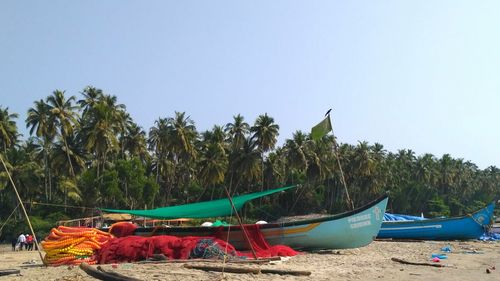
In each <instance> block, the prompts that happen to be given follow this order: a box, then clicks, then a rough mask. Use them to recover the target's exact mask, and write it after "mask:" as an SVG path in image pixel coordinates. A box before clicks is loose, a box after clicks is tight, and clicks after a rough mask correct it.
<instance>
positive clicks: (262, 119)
mask: <svg viewBox="0 0 500 281" xmlns="http://www.w3.org/2000/svg"><path fill="white" fill-rule="evenodd" d="M279 129H280V126H279V125H278V124H276V123H274V118H272V117H270V116H269V115H267V113H265V114H264V115H259V117H257V120H255V124H254V125H253V126H252V127H251V128H250V132H252V133H253V135H252V139H253V140H254V141H255V144H256V145H257V148H258V149H259V151H260V154H261V165H262V167H261V171H264V153H266V152H267V151H269V150H271V149H273V148H274V146H275V145H276V142H277V137H278V135H279ZM261 182H262V186H261V190H263V189H264V174H262V175H261Z"/></svg>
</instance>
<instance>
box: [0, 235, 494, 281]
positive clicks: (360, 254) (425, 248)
mask: <svg viewBox="0 0 500 281" xmlns="http://www.w3.org/2000/svg"><path fill="white" fill-rule="evenodd" d="M447 245H451V248H452V250H453V252H452V253H448V254H447V255H448V258H447V259H444V260H441V262H440V264H444V265H447V266H448V267H444V268H437V267H429V266H415V265H405V264H400V263H397V262H394V261H391V258H393V257H396V258H400V259H404V260H407V261H413V262H429V263H432V261H431V260H430V259H431V255H432V254H433V253H441V251H440V250H441V248H442V247H444V246H447ZM33 261H34V262H36V263H40V258H39V255H38V253H37V252H36V251H33V252H26V251H22V252H11V251H10V246H6V245H2V246H1V248H0V269H20V270H21V276H19V275H9V276H3V277H0V280H2V281H7V280H8V281H11V280H22V281H28V280H59V281H61V280H68V281H69V280H96V279H94V278H93V277H90V276H88V275H87V274H86V273H85V272H84V271H82V270H81V269H79V268H78V267H68V266H61V267H49V268H46V267H22V266H26V265H27V264H23V263H29V262H33ZM499 261H500V243H498V242H496V243H493V242H477V241H467V242H434V241H426V242H381V241H376V242H373V243H371V244H370V245H368V246H366V247H362V248H358V249H350V250H339V251H328V252H326V253H303V254H300V255H298V256H296V257H292V258H290V259H289V260H286V261H279V262H278V263H276V264H265V265H258V266H257V265H241V264H236V265H235V264H232V266H238V267H242V266H247V267H260V268H271V269H291V270H307V271H311V272H312V274H311V276H308V277H301V276H291V275H275V274H233V273H224V274H222V273H215V272H214V273H212V272H204V271H200V270H194V269H186V268H183V267H182V264H178V263H171V264H131V263H125V264H118V265H115V266H112V265H104V266H103V267H104V268H105V269H109V270H112V271H115V272H118V273H122V274H125V275H127V276H131V277H136V278H138V279H141V280H182V281H185V280H243V281H247V280H440V281H444V280H496V281H498V280H500V262H499ZM190 264H195V263H190ZM196 264H206V265H216V264H214V263H196ZM28 266H29V265H28ZM493 266H495V267H496V270H491V273H489V274H488V273H487V272H486V269H487V268H491V267H493Z"/></svg>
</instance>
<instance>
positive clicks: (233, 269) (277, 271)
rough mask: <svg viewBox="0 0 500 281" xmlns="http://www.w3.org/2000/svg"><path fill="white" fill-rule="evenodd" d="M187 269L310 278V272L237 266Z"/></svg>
mask: <svg viewBox="0 0 500 281" xmlns="http://www.w3.org/2000/svg"><path fill="white" fill-rule="evenodd" d="M184 267H185V268H190V269H199V270H204V271H216V272H228V273H253V274H259V273H270V274H280V275H295V276H309V275H311V272H310V271H298V270H284V269H263V268H262V269H261V268H250V267H235V266H208V265H191V264H185V265H184Z"/></svg>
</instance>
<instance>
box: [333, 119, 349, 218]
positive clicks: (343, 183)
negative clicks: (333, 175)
mask: <svg viewBox="0 0 500 281" xmlns="http://www.w3.org/2000/svg"><path fill="white" fill-rule="evenodd" d="M328 121H329V122H330V127H331V128H332V136H333V152H334V153H335V158H337V165H338V166H339V170H340V181H341V182H342V185H344V189H345V194H346V196H347V204H349V207H351V209H352V210H354V202H352V200H351V197H350V196H349V191H348V190H347V183H346V181H345V177H344V171H343V170H342V165H341V164H340V157H339V152H338V149H337V141H336V140H335V134H334V133H333V126H331V124H332V121H331V120H330V113H329V112H328Z"/></svg>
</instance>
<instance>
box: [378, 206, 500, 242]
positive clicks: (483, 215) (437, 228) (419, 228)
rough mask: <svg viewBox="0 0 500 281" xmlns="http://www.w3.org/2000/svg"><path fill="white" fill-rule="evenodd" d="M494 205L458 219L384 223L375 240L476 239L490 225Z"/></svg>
mask: <svg viewBox="0 0 500 281" xmlns="http://www.w3.org/2000/svg"><path fill="white" fill-rule="evenodd" d="M494 208H495V203H494V202H493V203H491V204H489V205H488V206H486V207H484V208H482V209H480V210H478V211H476V212H474V213H472V214H467V215H464V216H460V217H452V218H435V219H421V220H403V221H384V222H383V223H382V227H381V229H380V232H379V233H378V236H377V238H392V239H415V240H467V239H478V238H479V237H480V236H481V235H482V234H483V233H485V232H486V231H487V230H488V228H489V227H490V226H491V224H492V218H493V209H494Z"/></svg>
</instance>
